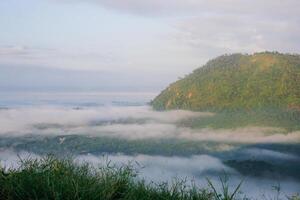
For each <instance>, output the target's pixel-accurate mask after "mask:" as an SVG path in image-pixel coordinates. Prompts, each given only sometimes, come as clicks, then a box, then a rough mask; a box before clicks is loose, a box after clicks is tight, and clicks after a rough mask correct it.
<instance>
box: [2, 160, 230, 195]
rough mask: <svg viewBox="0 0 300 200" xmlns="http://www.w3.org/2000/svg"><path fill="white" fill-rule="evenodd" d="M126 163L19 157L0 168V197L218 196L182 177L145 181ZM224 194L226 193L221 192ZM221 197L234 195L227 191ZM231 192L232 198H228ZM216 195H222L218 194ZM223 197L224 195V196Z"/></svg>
mask: <svg viewBox="0 0 300 200" xmlns="http://www.w3.org/2000/svg"><path fill="white" fill-rule="evenodd" d="M136 176H137V173H136V171H135V170H133V168H131V167H130V166H122V167H116V166H110V165H109V164H108V165H107V166H106V167H101V168H97V169H96V168H93V167H92V166H90V165H88V164H85V165H76V164H74V162H72V161H70V160H58V159H56V158H54V157H51V156H50V157H45V158H43V159H41V160H25V161H22V163H21V166H20V167H19V169H16V170H13V169H9V170H8V171H5V170H4V169H0V185H1V187H0V198H1V199H3V200H15V199H18V200H19V199H20V200H21V199H22V200H23V199H24V200H25V199H36V200H38V199H49V200H52V199H53V200H68V199H70V200H77V199H78V200H79V199H86V200H90V199H97V200H99V199H103V200H117V199H119V200H121V199H123V200H126V199H128V200H147V199H149V200H150V199H151V200H154V199H155V200H160V199H161V200H168V199H169V200H177V199H178V200H179V199H180V200H197V199H199V200H200V199H203V200H205V199H220V198H216V197H217V194H214V193H213V192H211V191H209V190H207V189H198V188H197V187H196V186H191V187H189V186H187V185H186V183H185V182H183V181H181V182H180V181H177V182H174V183H173V184H167V183H162V184H156V185H155V184H146V183H145V181H144V180H139V179H137V178H136ZM225 195H227V196H225ZM225 195H224V198H222V199H228V200H230V199H234V198H235V196H234V195H232V194H231V193H228V194H225ZM231 196H232V198H230V197H231ZM218 197H222V194H221V195H220V196H218ZM225 197H227V198H225Z"/></svg>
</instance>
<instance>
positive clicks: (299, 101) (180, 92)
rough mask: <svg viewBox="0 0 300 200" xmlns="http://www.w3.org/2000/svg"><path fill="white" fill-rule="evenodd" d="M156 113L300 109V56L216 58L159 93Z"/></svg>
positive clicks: (153, 104) (262, 55)
mask: <svg viewBox="0 0 300 200" xmlns="http://www.w3.org/2000/svg"><path fill="white" fill-rule="evenodd" d="M151 105H152V106H153V108H154V109H156V110H169V109H187V110H194V111H201V110H209V111H220V110H239V109H243V110H249V109H251V110H252V109H261V108H268V109H270V108H276V109H277V108H278V109H283V110H286V109H288V110H299V109H300V55H291V54H281V53H273V52H264V53H255V54H252V55H243V54H233V55H224V56H220V57H217V58H215V59H213V60H211V61H209V62H207V64H205V65H204V66H202V67H200V68H198V69H196V70H194V71H193V73H191V74H189V75H187V76H186V77H185V78H183V79H181V80H178V81H176V82H174V83H172V84H171V85H169V87H167V88H166V89H165V90H163V91H162V92H161V94H160V95H158V96H157V97H156V98H155V99H154V100H153V101H152V102H151Z"/></svg>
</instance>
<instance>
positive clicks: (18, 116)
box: [0, 106, 300, 150]
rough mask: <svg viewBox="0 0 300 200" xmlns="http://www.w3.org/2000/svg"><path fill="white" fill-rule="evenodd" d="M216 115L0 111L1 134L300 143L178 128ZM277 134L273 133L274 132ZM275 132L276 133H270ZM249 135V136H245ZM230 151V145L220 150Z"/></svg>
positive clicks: (259, 130) (245, 131) (146, 110)
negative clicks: (195, 118) (193, 119)
mask: <svg viewBox="0 0 300 200" xmlns="http://www.w3.org/2000/svg"><path fill="white" fill-rule="evenodd" d="M211 115H213V114H212V113H201V112H190V111H181V110H174V111H168V112H156V111H153V110H152V109H151V108H150V107H147V106H140V107H113V106H108V107H106V106H103V107H98V108H95V107H93V108H84V109H80V110H76V109H72V108H62V107H34V108H32V107H28V108H15V109H7V110H5V109H4V110H0V127H1V130H0V135H15V136H18V135H26V134H37V135H53V134H55V135H70V134H71V135H73V134H77V135H82V134H83V135H89V136H93V137H103V136H106V137H116V138H121V139H125V140H140V139H170V138H175V139H180V140H191V141H214V142H221V143H232V142H233V143H246V144H255V143H294V142H299V141H300V134H299V131H294V132H290V133H288V134H285V133H284V131H283V130H281V129H278V128H268V127H264V128H263V127H246V128H237V129H233V130H231V129H225V130H223V129H217V130H214V129H199V130H193V129H190V128H184V127H178V126H177V124H176V123H177V122H178V121H180V120H183V119H187V118H193V117H200V116H202V117H207V116H211ZM272 132H273V133H272ZM270 133H272V134H270ZM244 136H247V137H244ZM220 148H221V149H220V150H226V149H230V148H231V147H230V146H223V147H220Z"/></svg>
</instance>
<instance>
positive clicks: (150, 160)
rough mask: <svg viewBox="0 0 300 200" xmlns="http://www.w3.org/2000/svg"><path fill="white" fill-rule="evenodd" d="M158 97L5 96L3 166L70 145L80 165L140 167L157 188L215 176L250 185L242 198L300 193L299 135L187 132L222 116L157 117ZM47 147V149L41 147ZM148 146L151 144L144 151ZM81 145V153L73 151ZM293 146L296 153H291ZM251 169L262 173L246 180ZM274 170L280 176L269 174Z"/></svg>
mask: <svg viewBox="0 0 300 200" xmlns="http://www.w3.org/2000/svg"><path fill="white" fill-rule="evenodd" d="M155 95H157V94H156V93H97V92H94V93H91V92H90V93H62V92H61V93H54V92H52V93H37V92H35V93H25V92H24V93H12V92H6V93H0V161H1V165H4V166H6V167H7V168H9V167H17V166H18V161H19V159H20V157H21V158H28V157H33V158H39V157H41V156H42V155H44V154H46V153H52V151H54V150H56V151H57V149H60V148H59V147H60V146H63V147H64V148H62V149H66V148H68V150H70V152H73V154H74V155H73V156H75V160H76V162H78V163H84V162H89V163H91V164H93V165H95V166H97V165H104V164H105V163H106V162H107V161H108V160H109V161H111V162H112V163H115V164H116V165H121V164H129V163H130V164H134V166H135V167H136V168H137V169H138V171H139V177H140V178H145V179H146V180H147V181H149V182H151V181H154V182H163V181H173V180H174V179H186V180H187V181H188V182H190V181H192V182H195V183H196V184H199V185H200V186H207V182H206V178H207V177H208V178H211V179H212V180H213V182H214V183H215V184H216V185H219V182H218V178H219V177H220V176H224V174H228V175H229V178H230V179H229V180H230V185H231V187H232V188H233V187H234V186H236V185H237V184H238V183H239V182H240V181H241V180H244V183H243V186H242V190H241V191H242V192H243V193H241V194H240V195H241V196H243V195H247V196H249V197H262V195H265V196H266V197H267V198H268V197H272V196H276V191H274V190H273V186H278V185H280V187H281V196H285V195H291V194H295V193H297V192H298V193H299V192H300V179H299V178H295V177H299V176H293V174H291V173H288V172H289V171H291V170H287V171H288V172H287V173H285V170H284V169H289V168H291V169H292V170H293V168H292V166H296V167H297V166H300V155H299V152H298V151H297V150H294V149H299V145H300V142H299V143H298V141H300V133H299V132H290V133H281V132H280V130H277V131H272V128H270V127H246V128H238V129H234V130H228V129H226V130H222V129H218V130H214V129H209V128H206V129H200V130H195V129H191V128H188V127H182V126H180V125H179V122H180V121H181V120H186V119H189V118H195V117H209V116H212V115H214V113H208V112H190V111H183V110H174V111H167V112H157V111H154V110H152V109H151V107H150V106H149V105H148V103H149V102H150V101H151V99H153V98H154V97H155ZM103 140H105V141H106V140H107V141H110V142H111V143H116V142H118V144H119V143H120V145H121V146H122V148H121V147H120V148H119V146H120V145H119V146H118V148H115V149H111V146H113V144H112V145H111V146H109V147H105V148H104V147H102V146H103V143H101V141H103ZM40 141H42V142H45V143H44V144H46V145H44V146H43V145H39V144H40ZM95 141H98V142H99V143H95ZM92 142H93V143H92ZM140 143H143V144H145V145H144V148H143V147H140V146H139V144H140ZM90 144H93V145H90ZM191 144H192V145H193V149H191ZM77 145H78V146H79V147H78V148H79V149H80V150H78V149H77V150H76V151H75V150H74V151H72V149H71V148H72V147H74V149H75V148H77V147H76V146H77ZM89 145H90V146H89ZM97 145H98V146H97ZM164 145H168V148H166V147H165V146H164ZM176 145H177V146H176ZM178 145H179V146H180V149H178ZM290 145H292V146H293V151H292V150H291V151H289V146H290ZM51 146H53V149H51ZM95 146H96V147H95ZM142 146H143V145H142ZM273 146H275V147H276V148H275V147H274V148H273ZM83 147H84V148H83ZM271 147H272V148H271ZM70 152H68V154H69V153H70ZM56 153H57V152H56ZM59 153H60V156H64V154H67V153H66V152H65V151H61V152H59ZM229 161H230V162H229ZM235 161H245V162H246V161H247V162H246V164H245V162H243V163H244V164H245V166H243V168H242V169H240V168H239V167H236V165H232V164H229V163H236V162H235ZM265 162H266V163H265ZM249 163H250V165H251V167H253V168H254V170H257V173H256V171H254V172H253V173H249V174H247V173H246V174H245V173H243V171H245V169H246V171H247V167H248V166H249ZM253 163H254V164H253ZM270 164H272V166H271V165H270ZM245 167H246V168H245ZM270 167H272V170H273V171H272V170H270V171H268V168H270ZM273 168H274V169H273ZM243 169H244V170H243ZM277 169H283V170H282V173H279V174H277V171H276V170H277ZM262 170H264V171H263V172H262ZM274 171H275V172H276V173H275V172H274ZM295 173H297V170H296V172H295ZM295 173H294V174H295ZM299 173H300V172H299ZM274 174H275V175H274ZM296 175H297V174H296ZM298 175H299V174H298Z"/></svg>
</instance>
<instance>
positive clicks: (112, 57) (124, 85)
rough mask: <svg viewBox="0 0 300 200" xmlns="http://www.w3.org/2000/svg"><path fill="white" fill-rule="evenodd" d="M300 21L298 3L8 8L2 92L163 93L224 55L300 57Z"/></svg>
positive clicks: (94, 1) (4, 4)
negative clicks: (285, 54) (271, 53)
mask: <svg viewBox="0 0 300 200" xmlns="http://www.w3.org/2000/svg"><path fill="white" fill-rule="evenodd" d="M299 13H300V1H299V0H284V1H283V0H264V1H261V0H26V1H20V0H2V1H0V25H1V31H0V90H17V89H19V90H25V89H26V90H30V89H39V90H43V89H44V90H46V89H66V90H68V89H82V90H114V91H118V90H133V91H135V90H137V91H141V90H147V91H158V90H160V89H162V88H163V87H165V86H166V85H167V84H168V83H169V82H171V81H174V80H176V79H177V78H178V77H179V76H183V75H184V74H187V73H189V72H191V71H192V70H193V69H195V68H197V67H199V66H201V65H202V64H204V63H205V62H206V61H207V60H209V59H211V58H213V57H215V56H218V55H221V54H225V53H234V52H244V53H246V52H247V53H251V52H256V51H264V50H269V51H280V52H290V53H300V45H299V44H300V37H299V35H300V14H299ZM137 83H138V84H137Z"/></svg>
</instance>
